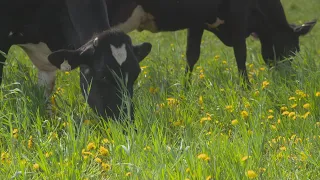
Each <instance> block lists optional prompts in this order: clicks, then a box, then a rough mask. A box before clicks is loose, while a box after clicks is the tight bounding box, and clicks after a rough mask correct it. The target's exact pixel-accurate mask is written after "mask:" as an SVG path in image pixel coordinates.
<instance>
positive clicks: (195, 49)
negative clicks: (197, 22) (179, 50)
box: [185, 28, 204, 86]
mask: <svg viewBox="0 0 320 180" xmlns="http://www.w3.org/2000/svg"><path fill="white" fill-rule="evenodd" d="M203 31H204V29H203V28H189V29H188V37H187V63H188V64H187V66H186V70H185V73H186V82H188V83H190V82H191V73H192V71H193V67H194V65H195V64H196V63H197V62H198V60H199V56H200V46H201V38H202V35H203ZM185 86H187V83H185Z"/></svg>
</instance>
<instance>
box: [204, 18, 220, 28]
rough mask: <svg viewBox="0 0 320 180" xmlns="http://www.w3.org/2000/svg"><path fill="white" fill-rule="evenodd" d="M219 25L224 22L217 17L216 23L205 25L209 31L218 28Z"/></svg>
mask: <svg viewBox="0 0 320 180" xmlns="http://www.w3.org/2000/svg"><path fill="white" fill-rule="evenodd" d="M221 24H224V20H221V19H220V18H218V17H217V19H216V22H214V23H212V24H209V23H206V25H207V26H208V27H209V29H215V28H217V27H219V26H220V25H221Z"/></svg>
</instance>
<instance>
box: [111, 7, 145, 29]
mask: <svg viewBox="0 0 320 180" xmlns="http://www.w3.org/2000/svg"><path fill="white" fill-rule="evenodd" d="M146 16H147V13H146V12H145V11H144V10H143V7H142V6H140V5H138V6H137V7H136V8H135V9H134V10H133V11H132V14H131V16H130V17H129V18H128V19H127V21H126V22H124V23H121V24H119V25H116V26H115V28H117V29H120V30H122V31H123V32H125V33H129V32H131V31H133V30H135V29H137V28H138V27H139V26H140V24H141V22H143V21H144V19H145V18H146Z"/></svg>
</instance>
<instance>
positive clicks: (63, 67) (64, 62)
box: [60, 60, 71, 71]
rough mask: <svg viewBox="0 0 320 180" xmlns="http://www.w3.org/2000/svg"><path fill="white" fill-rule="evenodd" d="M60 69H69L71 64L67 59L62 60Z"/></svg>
mask: <svg viewBox="0 0 320 180" xmlns="http://www.w3.org/2000/svg"><path fill="white" fill-rule="evenodd" d="M60 70H61V71H70V70H71V65H70V64H69V62H68V60H64V61H63V63H62V64H61V65H60Z"/></svg>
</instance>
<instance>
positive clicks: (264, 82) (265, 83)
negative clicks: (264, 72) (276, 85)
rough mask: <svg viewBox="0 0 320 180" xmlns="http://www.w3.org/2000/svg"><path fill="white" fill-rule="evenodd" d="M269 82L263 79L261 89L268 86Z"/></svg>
mask: <svg viewBox="0 0 320 180" xmlns="http://www.w3.org/2000/svg"><path fill="white" fill-rule="evenodd" d="M269 84H270V83H269V82H268V81H263V82H262V89H265V88H266V87H268V86H269Z"/></svg>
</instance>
